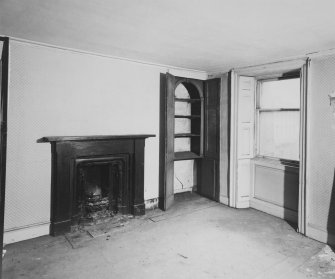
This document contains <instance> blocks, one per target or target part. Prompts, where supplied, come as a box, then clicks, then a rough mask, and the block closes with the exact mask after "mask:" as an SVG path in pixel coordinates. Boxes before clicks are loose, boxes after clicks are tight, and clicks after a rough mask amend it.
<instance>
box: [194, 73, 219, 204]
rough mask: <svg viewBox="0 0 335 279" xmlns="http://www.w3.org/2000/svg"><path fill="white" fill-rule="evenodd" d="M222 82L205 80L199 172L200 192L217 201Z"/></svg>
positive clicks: (217, 79)
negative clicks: (201, 151)
mask: <svg viewBox="0 0 335 279" xmlns="http://www.w3.org/2000/svg"><path fill="white" fill-rule="evenodd" d="M220 84H221V80H220V79H219V78H216V79H211V80H206V81H205V82H204V86H205V90H204V97H205V106H204V122H205V123H204V154H203V155H204V156H203V158H202V159H201V162H200V172H199V174H198V180H199V182H200V183H198V193H199V194H200V195H202V196H205V197H207V198H210V199H213V200H216V201H218V200H219V189H220V187H219V177H220V175H219V160H220Z"/></svg>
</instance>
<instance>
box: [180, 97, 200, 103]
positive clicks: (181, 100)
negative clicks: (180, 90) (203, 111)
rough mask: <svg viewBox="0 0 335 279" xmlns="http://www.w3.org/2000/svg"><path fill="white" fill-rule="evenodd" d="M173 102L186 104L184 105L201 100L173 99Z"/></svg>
mask: <svg viewBox="0 0 335 279" xmlns="http://www.w3.org/2000/svg"><path fill="white" fill-rule="evenodd" d="M174 100H175V102H186V103H197V102H201V99H188V98H174Z"/></svg>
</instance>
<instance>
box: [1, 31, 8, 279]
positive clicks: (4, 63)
mask: <svg viewBox="0 0 335 279" xmlns="http://www.w3.org/2000/svg"><path fill="white" fill-rule="evenodd" d="M0 44H1V46H2V47H0V51H1V50H2V51H1V53H0V54H1V58H0V59H1V60H0V89H1V94H0V124H1V126H0V188H1V189H0V228H1V233H0V245H1V246H0V247H1V250H2V247H3V230H4V211H5V183H6V151H7V96H8V57H9V55H8V54H9V39H8V38H2V37H0ZM0 278H2V260H1V261H0Z"/></svg>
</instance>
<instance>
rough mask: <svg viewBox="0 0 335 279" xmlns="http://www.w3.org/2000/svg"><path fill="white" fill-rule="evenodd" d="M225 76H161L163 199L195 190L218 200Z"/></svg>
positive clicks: (166, 202)
mask: <svg viewBox="0 0 335 279" xmlns="http://www.w3.org/2000/svg"><path fill="white" fill-rule="evenodd" d="M220 94H221V79H220V78H215V79H209V80H198V79H192V78H186V77H177V76H174V75H172V74H170V73H166V74H161V76H160V97H161V98H160V108H161V111H160V140H159V144H160V153H159V154H160V156H159V157H160V164H159V170H160V174H159V185H160V186H159V202H158V206H159V208H160V209H162V210H167V209H168V208H170V207H171V206H172V205H173V201H174V194H176V193H181V192H183V191H196V192H197V193H198V194H200V195H203V196H205V197H208V198H210V199H213V200H216V201H218V200H219V194H220V191H219V185H220V183H219V174H220V171H219V167H220V160H219V159H220V157H219V154H220Z"/></svg>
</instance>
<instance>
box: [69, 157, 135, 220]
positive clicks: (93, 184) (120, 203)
mask: <svg viewBox="0 0 335 279" xmlns="http://www.w3.org/2000/svg"><path fill="white" fill-rule="evenodd" d="M127 162H128V160H127V157H126V156H123V158H108V159H106V158H102V159H101V158H95V159H94V158H90V159H78V160H77V162H76V164H75V165H76V166H75V168H76V179H75V184H76V187H75V189H76V195H75V201H74V207H75V208H74V211H75V212H76V214H73V215H72V225H93V224H99V223H102V222H107V221H109V220H110V219H111V218H112V217H114V216H115V215H117V214H118V213H120V214H128V213H129V208H130V206H129V200H130V199H129V191H128V177H127V176H128V169H127Z"/></svg>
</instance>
